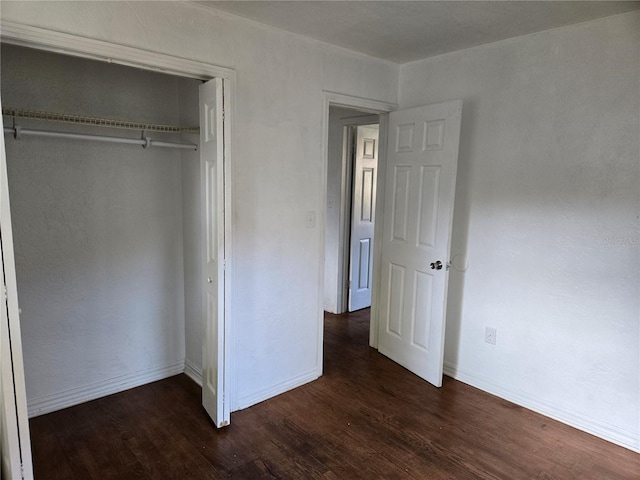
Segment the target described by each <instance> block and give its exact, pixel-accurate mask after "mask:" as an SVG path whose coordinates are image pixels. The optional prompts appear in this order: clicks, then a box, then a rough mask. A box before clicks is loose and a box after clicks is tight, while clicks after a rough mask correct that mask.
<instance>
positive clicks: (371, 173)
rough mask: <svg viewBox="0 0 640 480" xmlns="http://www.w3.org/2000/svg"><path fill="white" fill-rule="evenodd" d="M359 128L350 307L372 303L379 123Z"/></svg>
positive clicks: (350, 273) (356, 150)
mask: <svg viewBox="0 0 640 480" xmlns="http://www.w3.org/2000/svg"><path fill="white" fill-rule="evenodd" d="M355 128H356V132H357V133H356V135H355V137H356V139H355V140H356V149H355V159H354V165H353V195H352V198H353V200H352V203H351V239H350V254H349V258H350V260H349V311H350V312H353V311H355V310H360V309H362V308H366V307H370V306H371V284H372V280H373V233H374V227H375V205H376V184H377V177H378V136H379V135H378V130H379V128H378V125H361V126H358V127H355Z"/></svg>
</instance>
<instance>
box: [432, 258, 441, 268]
mask: <svg viewBox="0 0 640 480" xmlns="http://www.w3.org/2000/svg"><path fill="white" fill-rule="evenodd" d="M431 270H442V262H441V261H440V260H436V261H435V262H433V263H431Z"/></svg>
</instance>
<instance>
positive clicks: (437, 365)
mask: <svg viewBox="0 0 640 480" xmlns="http://www.w3.org/2000/svg"><path fill="white" fill-rule="evenodd" d="M461 112H462V101H461V100H455V101H451V102H446V103H440V104H437V105H428V106H423V107H416V108H410V109H406V110H400V111H396V112H392V113H391V114H390V115H389V140H388V155H387V169H386V181H385V201H384V225H383V238H382V269H381V275H382V276H381V283H380V284H381V287H380V320H379V324H378V326H379V331H378V334H379V343H378V348H379V351H380V353H382V354H384V355H386V356H388V357H389V358H391V359H392V360H394V361H396V362H398V363H399V364H400V365H403V366H404V367H406V368H407V369H409V370H410V371H412V372H413V373H415V374H416V375H418V376H420V377H422V378H424V379H425V380H427V381H428V382H430V383H432V384H434V385H435V386H437V387H440V386H441V385H442V362H443V353H444V326H445V313H446V312H445V308H446V299H447V280H448V271H447V270H448V269H447V262H448V260H449V251H450V244H451V242H450V237H451V224H452V216H453V199H454V194H455V179H456V168H457V163H458V142H459V137H460V118H461Z"/></svg>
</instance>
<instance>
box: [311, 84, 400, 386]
mask: <svg viewBox="0 0 640 480" xmlns="http://www.w3.org/2000/svg"><path fill="white" fill-rule="evenodd" d="M329 107H345V108H350V109H353V110H358V111H360V112H363V113H371V114H375V115H379V125H380V141H379V147H378V181H377V185H376V189H377V190H376V195H377V197H376V206H375V208H376V211H378V212H379V211H381V210H380V208H382V205H384V204H383V203H381V202H383V201H384V178H385V171H386V168H385V162H386V150H387V124H388V113H389V112H392V111H393V110H396V109H397V108H398V105H397V104H395V103H389V102H383V101H379V100H374V99H369V98H362V97H356V96H353V95H346V94H342V93H336V92H331V91H327V90H324V91H323V92H322V175H321V177H322V178H321V182H322V183H321V189H320V192H321V197H322V198H321V199H320V227H321V228H320V229H319V230H320V231H319V234H320V253H319V255H318V258H319V261H320V265H319V271H320V279H319V288H320V294H319V295H318V334H317V338H318V346H317V360H316V369H317V372H318V376H320V375H322V362H323V354H322V348H323V342H324V263H325V262H324V257H325V248H326V247H325V240H326V218H327V170H328V167H329ZM343 162H344V158H343ZM381 182H382V183H381ZM343 188H344V186H343ZM343 193H344V192H343ZM341 208H342V207H341ZM341 215H342V212H341ZM343 225H344V218H343V217H342V224H341V228H343ZM381 227H382V225H381V222H376V225H375V229H374V245H373V265H374V268H373V288H372V292H371V320H370V327H369V345H371V346H372V347H373V348H377V347H378V290H379V286H380V273H379V272H378V269H377V268H376V264H378V263H379V262H380V260H379V259H381V258H382V251H381V250H380V248H379V244H380V242H378V241H376V239H377V238H379V236H380V235H381V234H382V230H381ZM341 251H342V252H344V249H342V250H341ZM343 266H344V262H343ZM343 271H344V269H343ZM343 283H344V277H343ZM343 302H344V296H343Z"/></svg>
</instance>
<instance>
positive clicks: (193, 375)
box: [184, 359, 202, 386]
mask: <svg viewBox="0 0 640 480" xmlns="http://www.w3.org/2000/svg"><path fill="white" fill-rule="evenodd" d="M184 374H185V375H186V376H187V377H189V378H190V379H191V380H193V381H194V382H196V383H197V384H198V385H200V386H202V369H201V368H199V367H197V366H196V365H195V363H193V362H191V361H190V360H188V359H185V361H184Z"/></svg>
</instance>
